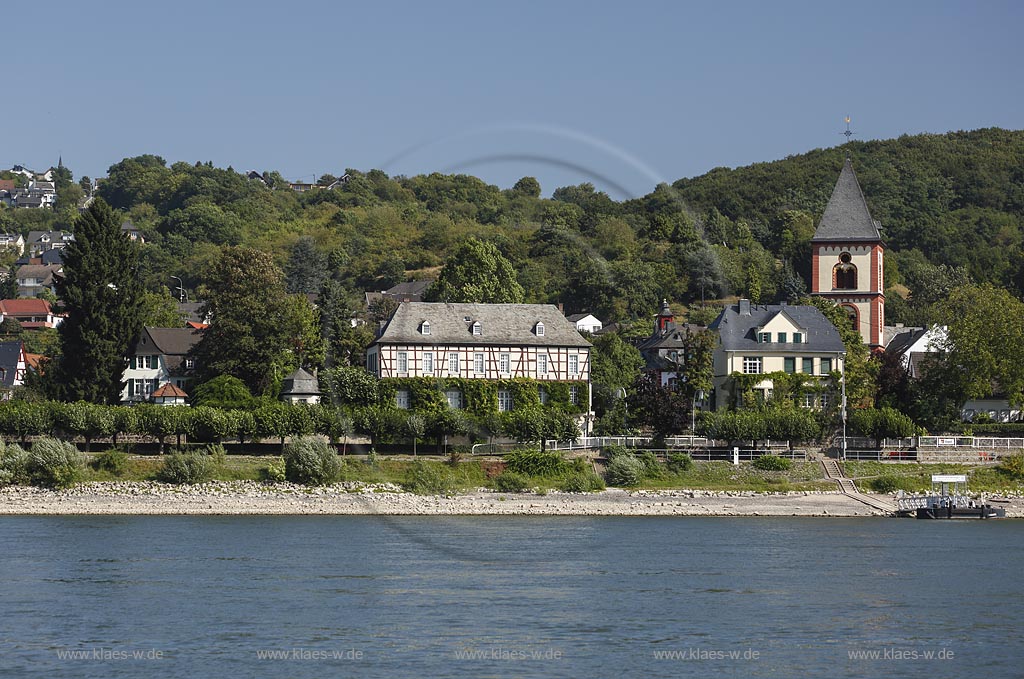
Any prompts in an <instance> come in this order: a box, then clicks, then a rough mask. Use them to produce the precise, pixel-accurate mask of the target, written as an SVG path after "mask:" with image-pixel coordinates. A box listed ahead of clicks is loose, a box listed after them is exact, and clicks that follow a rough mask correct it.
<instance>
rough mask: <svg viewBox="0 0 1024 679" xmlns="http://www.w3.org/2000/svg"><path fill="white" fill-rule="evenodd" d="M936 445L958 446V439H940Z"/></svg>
mask: <svg viewBox="0 0 1024 679" xmlns="http://www.w3.org/2000/svg"><path fill="white" fill-rule="evenodd" d="M935 445H938V446H955V445H956V439H955V438H951V439H941V438H940V439H939V440H938V441H937V442H936V444H935Z"/></svg>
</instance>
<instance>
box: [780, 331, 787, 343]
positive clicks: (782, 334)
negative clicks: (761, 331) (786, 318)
mask: <svg viewBox="0 0 1024 679" xmlns="http://www.w3.org/2000/svg"><path fill="white" fill-rule="evenodd" d="M785 343H786V333H784V332H780V333H779V344H785Z"/></svg>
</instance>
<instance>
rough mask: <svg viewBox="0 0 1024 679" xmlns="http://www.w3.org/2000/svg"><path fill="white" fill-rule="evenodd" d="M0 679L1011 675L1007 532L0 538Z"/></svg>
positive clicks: (976, 525) (9, 521)
mask: <svg viewBox="0 0 1024 679" xmlns="http://www.w3.org/2000/svg"><path fill="white" fill-rule="evenodd" d="M0 587H2V589H0V677H4V678H5V679H6V678H14V677H88V678H93V677H95V678H103V679H106V678H107V677H122V676H123V677H189V678H196V677H371V678H373V677H410V678H415V677H474V678H486V677H609V678H613V677H743V678H744V679H750V678H755V677H883V676H885V677H984V678H985V679H995V678H1000V677H1014V678H1018V677H1021V676H1024V522H1021V521H987V522H981V521H976V522H969V521H966V522H944V521H936V522H925V521H914V520H911V519H905V520H897V519H878V518H872V519H801V518H784V519H770V518H649V517H644V518H608V517H602V518H586V517H453V518H448V517H422V518H420V517H401V518H392V517H379V516H369V517H367V516H362V517H361V516H331V517H308V516H294V517H289V516H253V517H216V516H163V517H150V516H113V517H111V516H94V517H88V516H50V517H3V518H0Z"/></svg>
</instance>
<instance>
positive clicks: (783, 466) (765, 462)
mask: <svg viewBox="0 0 1024 679" xmlns="http://www.w3.org/2000/svg"><path fill="white" fill-rule="evenodd" d="M792 466H793V461H792V460H790V459H789V458H787V457H779V456H778V455H762V456H761V457H759V458H757V459H756V460H754V469H760V470H761V471H765V472H784V471H788V470H789V469H790V468H792Z"/></svg>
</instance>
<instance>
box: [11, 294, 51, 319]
mask: <svg viewBox="0 0 1024 679" xmlns="http://www.w3.org/2000/svg"><path fill="white" fill-rule="evenodd" d="M52 313H53V309H52V308H51V307H50V303H49V302H48V301H46V300H45V299H38V298H33V299H2V300H0V314H4V315H5V316H47V315H49V314H52Z"/></svg>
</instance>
